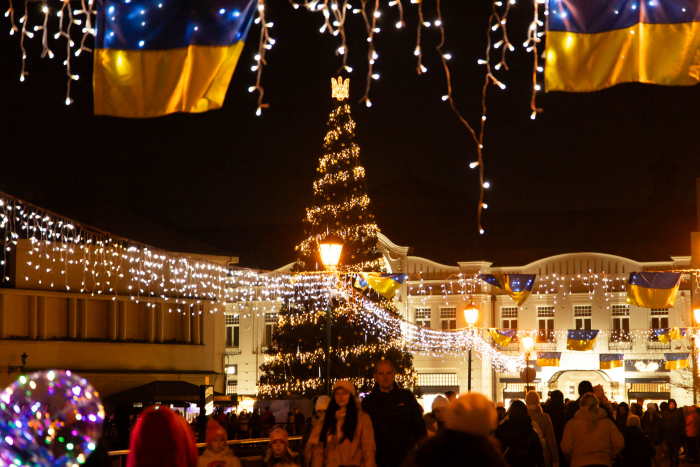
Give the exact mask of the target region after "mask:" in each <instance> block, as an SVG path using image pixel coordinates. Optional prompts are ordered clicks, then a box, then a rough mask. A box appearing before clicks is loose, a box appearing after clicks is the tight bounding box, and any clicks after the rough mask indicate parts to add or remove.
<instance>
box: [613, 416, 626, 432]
mask: <svg viewBox="0 0 700 467" xmlns="http://www.w3.org/2000/svg"><path fill="white" fill-rule="evenodd" d="M628 416H629V412H628V413H625V414H624V415H623V414H621V413H620V412H618V413H617V418H616V419H615V426H616V427H617V429H618V430H620V433H624V432H625V429H626V428H627V417H628Z"/></svg>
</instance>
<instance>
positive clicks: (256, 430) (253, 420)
mask: <svg viewBox="0 0 700 467" xmlns="http://www.w3.org/2000/svg"><path fill="white" fill-rule="evenodd" d="M249 425H250V431H251V432H252V436H253V438H259V437H260V434H261V433H262V418H261V417H260V414H259V413H257V412H253V415H251V416H250V423H249Z"/></svg>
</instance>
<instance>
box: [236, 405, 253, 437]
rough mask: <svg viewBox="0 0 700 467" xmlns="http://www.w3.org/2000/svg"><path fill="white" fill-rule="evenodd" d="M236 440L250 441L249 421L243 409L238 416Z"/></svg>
mask: <svg viewBox="0 0 700 467" xmlns="http://www.w3.org/2000/svg"><path fill="white" fill-rule="evenodd" d="M238 439H250V419H249V418H248V412H246V410H245V409H243V410H242V411H241V414H240V415H239V416H238Z"/></svg>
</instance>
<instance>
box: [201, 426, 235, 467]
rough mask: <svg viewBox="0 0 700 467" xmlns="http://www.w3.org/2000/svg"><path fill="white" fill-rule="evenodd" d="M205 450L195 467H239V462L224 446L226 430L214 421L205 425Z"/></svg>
mask: <svg viewBox="0 0 700 467" xmlns="http://www.w3.org/2000/svg"><path fill="white" fill-rule="evenodd" d="M206 442H207V449H205V450H204V452H203V453H202V455H201V456H199V461H198V462H197V467H241V461H239V460H238V457H236V456H235V454H234V453H233V451H231V450H230V449H229V448H228V446H227V445H226V430H224V428H223V427H222V426H221V425H219V423H218V422H217V421H216V420H213V419H211V420H209V423H207V438H206Z"/></svg>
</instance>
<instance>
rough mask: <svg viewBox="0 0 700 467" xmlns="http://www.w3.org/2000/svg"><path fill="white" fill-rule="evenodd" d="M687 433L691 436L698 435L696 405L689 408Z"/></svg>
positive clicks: (686, 424) (686, 421)
mask: <svg viewBox="0 0 700 467" xmlns="http://www.w3.org/2000/svg"><path fill="white" fill-rule="evenodd" d="M685 434H686V435H687V436H688V437H690V438H695V437H696V436H697V435H698V412H697V409H696V408H695V407H694V406H692V405H691V406H690V408H689V409H688V416H687V417H686V418H685Z"/></svg>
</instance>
